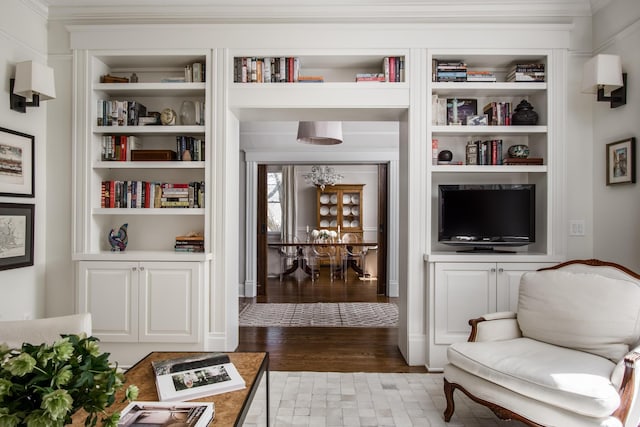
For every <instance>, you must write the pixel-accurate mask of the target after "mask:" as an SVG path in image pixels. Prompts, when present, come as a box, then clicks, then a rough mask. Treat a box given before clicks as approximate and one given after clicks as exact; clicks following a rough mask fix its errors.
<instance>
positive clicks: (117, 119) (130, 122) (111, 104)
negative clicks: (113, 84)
mask: <svg viewBox="0 0 640 427" xmlns="http://www.w3.org/2000/svg"><path fill="white" fill-rule="evenodd" d="M146 115H147V107H145V106H144V105H143V104H141V103H139V102H137V101H119V100H115V99H99V100H98V113H97V116H98V117H97V124H98V126H138V125H140V118H141V117H145V116H146Z"/></svg>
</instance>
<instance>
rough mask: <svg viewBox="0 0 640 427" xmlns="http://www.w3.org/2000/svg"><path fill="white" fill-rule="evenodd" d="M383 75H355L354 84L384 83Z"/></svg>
mask: <svg viewBox="0 0 640 427" xmlns="http://www.w3.org/2000/svg"><path fill="white" fill-rule="evenodd" d="M384 81H386V80H385V76H384V73H358V74H356V82H384Z"/></svg>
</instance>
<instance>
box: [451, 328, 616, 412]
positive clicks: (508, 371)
mask: <svg viewBox="0 0 640 427" xmlns="http://www.w3.org/2000/svg"><path fill="white" fill-rule="evenodd" d="M447 357H448V359H449V363H451V364H452V365H454V366H457V367H459V368H460V369H463V370H465V371H467V372H469V373H471V374H473V375H476V376H478V377H481V378H483V379H485V380H487V381H490V382H492V383H495V384H498V385H500V386H502V387H504V388H506V389H509V390H512V391H514V392H516V393H519V394H521V395H524V396H527V397H530V398H532V399H535V400H537V401H541V402H545V403H547V404H549V405H552V406H556V407H559V408H563V409H566V410H567V411H569V412H574V413H579V414H583V415H585V416H590V417H606V416H608V415H610V414H611V413H612V412H613V411H614V410H615V409H616V408H617V407H618V406H619V404H620V396H619V395H618V392H617V388H616V387H615V386H614V385H613V384H611V381H610V380H609V378H610V377H611V373H612V371H613V369H614V368H615V364H614V363H613V362H611V361H609V360H607V359H605V358H603V357H600V356H595V355H593V354H590V353H585V352H580V351H576V350H571V349H568V348H564V347H558V346H555V345H551V344H546V343H543V342H540V341H535V340H532V339H529V338H516V339H513V340H506V341H494V342H460V343H455V344H452V345H451V346H450V347H449V348H448V350H447Z"/></svg>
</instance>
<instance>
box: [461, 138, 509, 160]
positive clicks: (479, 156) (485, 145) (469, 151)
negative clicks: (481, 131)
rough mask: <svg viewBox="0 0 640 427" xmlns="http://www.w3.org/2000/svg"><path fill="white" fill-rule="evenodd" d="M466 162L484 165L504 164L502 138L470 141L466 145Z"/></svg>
mask: <svg viewBox="0 0 640 427" xmlns="http://www.w3.org/2000/svg"><path fill="white" fill-rule="evenodd" d="M466 164H468V165H483V166H484V165H501V164H503V153H502V140H501V139H491V140H485V141H480V140H478V141H470V142H469V143H467V147H466Z"/></svg>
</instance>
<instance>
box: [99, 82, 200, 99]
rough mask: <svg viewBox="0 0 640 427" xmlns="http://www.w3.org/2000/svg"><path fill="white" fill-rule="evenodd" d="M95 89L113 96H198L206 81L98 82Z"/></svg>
mask: <svg viewBox="0 0 640 427" xmlns="http://www.w3.org/2000/svg"><path fill="white" fill-rule="evenodd" d="M93 89H94V90H95V91H103V92H105V93H109V94H110V95H112V96H156V97H157V96H198V95H200V94H202V93H203V92H204V90H205V89H206V83H205V82H196V83H96V84H94V85H93Z"/></svg>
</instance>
